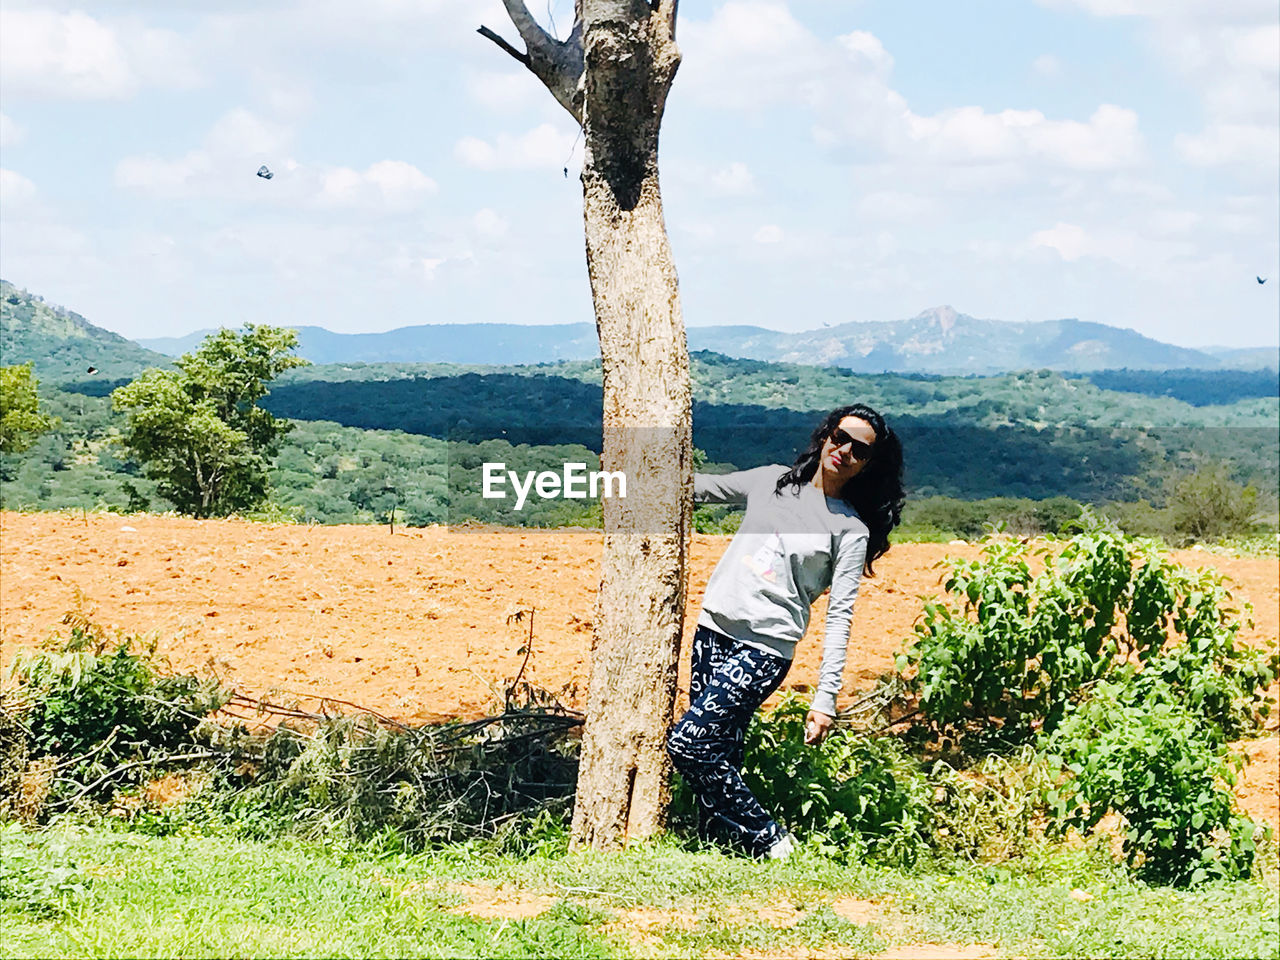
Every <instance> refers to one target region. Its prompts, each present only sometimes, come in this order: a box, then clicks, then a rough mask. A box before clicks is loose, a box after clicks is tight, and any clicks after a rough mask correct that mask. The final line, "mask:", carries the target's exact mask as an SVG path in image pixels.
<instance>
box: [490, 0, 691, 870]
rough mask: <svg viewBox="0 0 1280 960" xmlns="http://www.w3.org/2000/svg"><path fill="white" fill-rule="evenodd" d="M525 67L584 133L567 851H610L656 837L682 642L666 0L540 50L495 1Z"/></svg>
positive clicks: (681, 429) (686, 526)
mask: <svg viewBox="0 0 1280 960" xmlns="http://www.w3.org/2000/svg"><path fill="white" fill-rule="evenodd" d="M504 4H505V5H506V8H507V12H508V14H510V16H511V19H512V22H513V23H514V24H515V26H516V28H517V30H519V32H520V36H521V39H523V40H524V42H525V45H526V47H527V52H526V53H524V54H521V53H520V52H519V51H517V50H515V49H514V48H513V47H511V46H510V45H508V44H507V43H506V41H504V40H502V39H501V38H499V37H498V36H497V35H496V34H494V33H493V32H492V31H491V30H489V29H488V28H486V27H482V28H481V29H480V32H481V34H483V35H484V36H486V37H488V38H489V39H491V40H493V41H494V42H495V43H497V44H498V45H499V46H501V47H502V48H503V49H504V50H506V51H507V52H508V53H510V54H511V55H512V56H514V57H515V58H516V59H518V60H520V61H521V62H522V63H524V64H525V66H526V67H528V68H529V69H530V70H531V71H532V72H533V73H534V74H535V75H537V76H538V78H539V79H540V80H542V82H543V83H544V84H545V85H546V86H547V88H548V89H549V90H550V91H551V93H552V94H553V95H554V96H555V98H556V100H557V101H559V102H560V104H561V105H562V106H564V107H565V109H566V110H568V111H569V112H570V113H571V114H572V115H573V116H574V117H575V119H577V120H578V122H579V123H580V124H581V125H582V128H583V132H584V143H585V155H584V166H583V172H582V184H583V215H584V221H585V229H586V246H587V272H588V274H589V276H590V279H591V293H592V298H593V301H594V305H595V313H596V328H597V330H598V332H599V335H600V353H601V357H602V360H603V366H604V445H603V452H602V454H601V467H602V469H604V470H607V471H621V472H622V473H623V474H624V475H625V477H626V485H627V486H626V497H625V498H617V497H615V498H612V499H608V498H607V499H605V500H604V503H603V506H604V530H605V532H604V554H603V561H602V579H601V583H600V593H599V596H598V599H597V605H596V614H595V617H594V623H595V633H594V636H593V638H592V662H591V684H590V688H589V692H588V695H587V710H586V726H585V730H584V733H583V740H582V753H581V766H580V769H579V775H578V791H577V800H576V803H575V806H574V814H573V838H574V841H575V842H576V843H580V844H589V845H591V846H594V847H598V848H610V847H616V846H619V845H621V844H622V843H623V842H625V841H626V840H627V839H628V838H630V837H645V836H649V835H651V834H653V833H655V832H656V831H657V830H659V829H661V827H662V826H663V824H664V815H665V811H666V806H667V800H668V796H669V788H668V778H669V772H670V771H669V765H668V761H667V756H666V750H665V739H666V732H667V728H668V726H669V725H670V723H671V719H672V707H673V705H674V702H675V689H676V666H677V661H678V657H679V650H680V636H681V633H682V630H683V621H684V603H685V563H686V558H687V553H688V538H689V530H690V523H691V513H692V486H693V465H692V460H693V458H692V447H691V442H690V440H691V399H690V386H689V354H688V347H687V344H686V340H685V329H684V320H683V318H682V317H681V314H680V299H679V292H678V289H677V282H676V271H675V265H674V263H673V262H672V258H671V248H670V245H669V244H668V242H667V233H666V226H665V224H664V222H663V217H662V197H661V194H660V192H659V189H658V131H659V128H660V127H661V124H662V113H663V109H664V107H665V105H666V98H667V91H668V90H669V89H670V86H671V81H672V78H673V77H674V76H675V72H676V68H677V66H678V65H679V62H680V54H679V51H678V50H677V48H676V44H675V20H676V3H675V0H652V2H646V0H578V2H577V3H576V4H575V23H574V28H573V32H572V33H571V34H570V36H569V38H568V39H567V40H565V41H558V40H555V39H553V38H551V37H549V36H548V35H547V34H546V33H545V32H544V31H543V30H542V29H541V28H540V27H539V26H538V25H537V23H536V22H535V21H534V20H533V19H532V17H530V16H529V13H528V11H527V10H526V9H525V6H524V3H523V2H522V0H504Z"/></svg>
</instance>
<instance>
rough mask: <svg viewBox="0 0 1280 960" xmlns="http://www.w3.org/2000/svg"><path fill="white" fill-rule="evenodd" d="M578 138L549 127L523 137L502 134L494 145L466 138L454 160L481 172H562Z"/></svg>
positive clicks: (540, 126) (547, 124)
mask: <svg viewBox="0 0 1280 960" xmlns="http://www.w3.org/2000/svg"><path fill="white" fill-rule="evenodd" d="M573 141H574V136H573V135H572V134H570V133H567V132H564V131H561V130H558V129H556V127H554V126H552V125H551V124H549V123H544V124H541V125H539V126H537V127H534V128H533V129H532V130H530V131H529V132H528V133H525V134H521V135H520V136H512V135H510V134H506V133H501V134H499V135H498V136H497V138H496V140H495V141H494V142H493V143H489V142H488V141H485V140H481V139H479V138H478V137H464V138H463V139H461V140H459V141H458V143H457V144H456V145H455V147H454V151H453V153H454V156H455V157H456V158H457V159H458V160H459V161H460V162H461V163H464V164H466V165H467V166H469V167H475V168H476V169H478V170H530V169H539V168H550V169H553V170H558V169H560V168H561V167H563V166H564V165H565V164H566V163H567V162H568V159H569V154H570V152H571V151H572V149H573Z"/></svg>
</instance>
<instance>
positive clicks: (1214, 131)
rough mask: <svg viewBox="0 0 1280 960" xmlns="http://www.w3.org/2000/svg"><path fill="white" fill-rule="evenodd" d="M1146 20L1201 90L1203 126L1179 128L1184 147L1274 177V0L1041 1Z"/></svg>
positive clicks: (1279, 69) (1279, 42)
mask: <svg viewBox="0 0 1280 960" xmlns="http://www.w3.org/2000/svg"><path fill="white" fill-rule="evenodd" d="M1041 3H1043V4H1045V5H1047V6H1054V7H1077V8H1080V9H1082V10H1084V11H1085V12H1087V13H1091V14H1093V15H1095V16H1102V17H1115V16H1131V17H1136V18H1140V19H1141V20H1142V21H1143V22H1144V23H1145V27H1146V30H1147V33H1148V37H1149V40H1150V41H1151V43H1152V44H1153V45H1154V47H1155V48H1156V50H1157V51H1159V53H1160V54H1161V55H1162V56H1163V57H1164V59H1165V60H1166V61H1167V62H1168V63H1169V65H1170V67H1171V68H1172V69H1173V70H1175V71H1177V72H1178V73H1180V74H1181V75H1182V76H1183V78H1184V79H1185V81H1186V82H1187V83H1188V84H1189V85H1190V86H1191V87H1193V88H1194V89H1195V90H1197V91H1198V92H1199V95H1200V97H1201V99H1202V101H1203V104H1204V108H1205V109H1204V117H1205V126H1204V129H1202V130H1201V131H1200V132H1199V133H1189V132H1185V131H1184V132H1183V133H1181V134H1180V135H1179V136H1178V138H1177V141H1176V145H1177V148H1178V152H1179V153H1180V155H1181V156H1182V157H1183V159H1184V160H1186V161H1187V162H1188V163H1191V164H1193V165H1197V166H1222V167H1226V168H1229V169H1231V171H1232V172H1233V173H1236V174H1238V175H1241V176H1243V177H1245V178H1247V179H1256V178H1260V177H1262V178H1267V177H1269V178H1274V175H1275V168H1276V154H1277V146H1276V140H1275V136H1274V134H1273V132H1272V131H1274V130H1275V129H1276V103H1277V101H1278V100H1280V23H1277V20H1276V5H1275V0H1041Z"/></svg>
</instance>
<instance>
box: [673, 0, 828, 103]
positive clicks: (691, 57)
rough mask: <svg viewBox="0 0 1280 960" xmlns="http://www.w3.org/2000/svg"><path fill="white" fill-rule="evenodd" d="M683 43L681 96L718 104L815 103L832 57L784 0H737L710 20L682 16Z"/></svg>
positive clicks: (722, 6)
mask: <svg viewBox="0 0 1280 960" xmlns="http://www.w3.org/2000/svg"><path fill="white" fill-rule="evenodd" d="M680 46H681V49H682V50H683V51H684V59H683V61H682V62H681V66H680V74H679V79H678V80H677V83H678V84H679V90H680V95H681V96H688V97H690V98H691V99H693V100H696V101H698V102H700V103H702V104H704V105H707V106H715V107H735V108H739V109H755V108H759V107H765V106H769V105H771V104H775V103H789V102H794V101H797V100H799V101H802V102H812V101H813V100H814V99H815V97H816V95H817V92H818V89H819V88H820V87H821V85H822V82H823V81H822V79H821V77H822V69H823V66H822V65H823V61H825V60H829V59H830V52H829V51H828V50H826V49H824V45H823V44H822V43H821V42H819V41H818V40H817V38H815V37H814V36H813V35H812V34H811V33H810V32H809V31H808V30H807V29H806V28H805V27H804V26H803V25H801V24H800V23H799V21H797V20H796V19H795V17H793V16H792V15H791V11H790V10H788V9H787V6H786V4H785V3H780V2H770V0H734V2H729V3H725V4H723V5H721V6H720V7H718V8H717V9H716V11H715V13H713V14H712V16H711V19H710V20H705V21H698V20H687V21H682V22H681V24H680Z"/></svg>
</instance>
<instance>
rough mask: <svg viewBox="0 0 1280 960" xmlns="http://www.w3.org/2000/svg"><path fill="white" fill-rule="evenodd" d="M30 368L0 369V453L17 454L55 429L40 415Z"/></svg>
mask: <svg viewBox="0 0 1280 960" xmlns="http://www.w3.org/2000/svg"><path fill="white" fill-rule="evenodd" d="M36 386H37V380H36V378H35V377H33V376H32V375H31V364H29V363H23V364H19V365H17V366H12V367H0V453H21V452H22V451H23V450H26V449H27V448H28V447H30V446H31V445H32V444H33V443H35V442H36V439H37V438H38V437H39V436H40V435H41V434H42V433H44V432H45V431H47V430H52V429H53V428H54V427H56V426H57V425H58V421H57V419H56V418H54V417H50V416H47V415H45V414H43V413H41V412H40V398H39V396H38V395H37V394H36Z"/></svg>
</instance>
